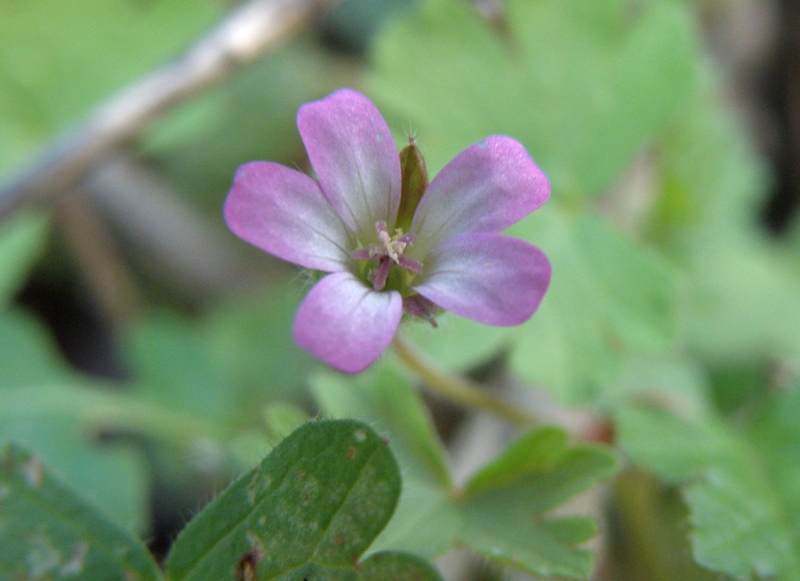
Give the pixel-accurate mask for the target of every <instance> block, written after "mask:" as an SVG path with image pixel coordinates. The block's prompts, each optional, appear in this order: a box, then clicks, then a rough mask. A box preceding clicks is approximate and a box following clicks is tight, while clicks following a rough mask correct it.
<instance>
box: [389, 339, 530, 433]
mask: <svg viewBox="0 0 800 581" xmlns="http://www.w3.org/2000/svg"><path fill="white" fill-rule="evenodd" d="M392 346H393V347H394V352H395V353H396V354H397V356H398V357H399V358H400V359H401V360H402V361H403V363H405V364H406V365H407V366H408V367H409V368H410V369H411V370H412V371H413V372H414V373H416V374H417V375H418V376H419V378H420V379H422V380H423V381H424V382H425V384H426V385H427V386H428V388H430V389H431V390H433V391H434V392H436V393H437V394H439V395H441V396H442V397H444V398H446V399H448V400H450V401H452V402H455V403H457V404H460V405H463V406H465V407H468V408H473V409H479V410H484V411H487V412H489V413H492V414H494V415H496V416H499V417H501V418H503V419H505V420H508V421H509V422H511V423H512V424H515V425H517V426H520V427H530V426H532V425H534V424H536V423H538V422H537V420H536V418H534V417H533V416H531V415H529V414H527V413H525V412H524V411H522V410H520V409H519V408H517V407H515V406H513V405H511V404H509V403H507V402H505V401H503V400H502V399H499V398H497V397H495V396H493V395H492V394H490V393H488V392H486V391H484V390H483V389H481V388H480V386H478V385H477V384H475V383H473V382H471V381H469V380H467V379H465V378H463V377H460V376H457V375H453V374H450V373H447V372H446V371H444V370H442V369H440V368H438V367H437V366H436V365H435V364H434V363H433V362H431V361H430V360H428V359H427V358H425V357H424V356H423V355H422V354H420V353H419V352H417V350H416V349H414V347H412V346H411V344H410V343H409V342H408V341H406V340H405V339H403V338H402V337H401V336H400V335H399V334H398V335H396V336H395V338H394V342H393V343H392Z"/></svg>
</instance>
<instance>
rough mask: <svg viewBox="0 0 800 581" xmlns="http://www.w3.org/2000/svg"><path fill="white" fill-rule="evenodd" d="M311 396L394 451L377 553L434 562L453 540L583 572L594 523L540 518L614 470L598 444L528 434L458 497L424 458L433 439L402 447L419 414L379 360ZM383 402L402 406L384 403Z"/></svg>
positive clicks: (321, 380) (533, 567)
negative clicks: (395, 497)
mask: <svg viewBox="0 0 800 581" xmlns="http://www.w3.org/2000/svg"><path fill="white" fill-rule="evenodd" d="M314 391H315V394H317V396H318V397H319V398H320V400H321V404H322V407H323V409H325V410H326V411H327V412H328V413H334V414H336V415H340V416H355V417H359V418H361V419H364V420H366V421H368V422H370V423H371V424H373V425H375V426H376V427H377V428H378V429H379V430H380V431H381V432H383V433H386V434H388V435H389V441H390V443H391V445H392V447H393V448H394V449H396V450H397V451H398V454H397V456H398V459H399V462H400V466H401V469H402V471H403V475H404V479H403V492H402V495H401V498H400V502H399V504H398V508H397V512H396V514H395V516H394V518H393V519H392V521H391V523H390V524H389V525H388V526H387V528H386V529H385V530H384V531H383V532H382V533H381V535H380V536H379V537H378V539H377V540H376V543H375V544H376V546H377V547H379V548H391V549H402V550H406V551H410V552H414V553H416V554H419V555H422V556H425V557H427V558H432V557H435V556H438V555H440V554H442V553H444V552H445V551H446V550H447V549H449V548H450V547H451V546H452V545H453V544H454V543H463V544H465V545H466V546H468V547H469V548H472V549H473V550H475V551H477V552H479V553H480V554H481V555H483V556H486V557H487V558H490V559H493V560H495V561H497V562H499V563H502V564H505V565H511V566H514V567H516V568H520V569H523V570H525V571H527V572H529V573H532V574H535V575H558V576H565V577H571V578H585V577H587V576H588V575H589V573H590V571H591V567H592V557H591V555H590V554H589V553H588V552H587V551H586V550H583V549H580V548H578V547H579V545H580V544H582V543H584V542H585V541H586V540H587V539H588V538H590V537H591V536H592V535H593V534H594V530H595V528H594V524H593V522H592V521H591V519H588V518H582V517H553V516H549V514H548V513H549V512H550V511H551V510H553V509H554V508H556V507H557V506H559V505H560V504H562V503H563V502H564V501H565V500H567V499H568V498H570V497H572V496H574V495H575V494H577V493H578V492H581V491H583V490H585V489H587V488H589V487H590V486H591V485H593V484H594V483H596V482H597V481H598V480H600V479H603V478H606V477H607V476H609V475H610V474H611V473H612V472H613V471H614V469H615V466H616V461H615V458H614V456H613V455H612V454H611V453H609V452H608V451H606V450H604V449H601V448H599V447H582V446H569V445H568V444H567V438H566V434H565V433H564V432H563V431H562V430H559V429H557V428H543V429H540V430H534V431H532V432H530V433H527V434H525V435H523V436H522V437H521V438H520V439H519V440H518V441H517V442H515V443H514V444H512V445H511V447H510V448H508V450H506V452H505V453H503V454H501V455H500V456H499V457H498V458H496V459H494V460H493V461H492V462H490V463H489V464H488V465H486V466H485V467H484V468H482V469H481V470H479V471H478V472H477V473H476V474H475V475H474V476H473V478H472V479H471V480H470V481H469V482H468V483H467V484H466V486H465V488H464V490H463V491H459V490H456V489H454V488H453V486H452V484H449V481H450V480H449V475H448V477H447V479H446V480H442V479H438V478H436V477H434V473H432V472H431V471H430V468H429V466H430V464H429V461H428V460H427V453H425V452H422V450H425V449H428V447H429V446H435V448H437V449H438V448H439V447H440V446H441V444H439V443H438V440H435V442H436V443H435V444H434V443H429V444H427V445H426V446H425V447H416V449H411V448H409V447H408V445H407V444H406V443H404V439H405V437H406V436H404V430H406V429H409V427H411V426H414V425H419V424H418V422H417V421H416V420H414V418H415V417H418V416H417V413H418V411H412V410H421V409H423V404H422V402H421V401H420V399H419V396H418V394H416V393H415V392H414V390H413V388H412V386H411V385H410V384H409V382H408V380H407V379H406V378H404V377H403V376H402V375H400V374H399V373H397V372H393V371H391V370H390V368H389V366H388V365H387V364H386V363H378V364H377V365H376V367H374V368H373V369H371V370H370V371H368V372H366V373H364V374H362V375H361V376H359V377H357V378H345V377H343V376H341V375H333V374H322V375H320V376H318V377H317V378H316V380H315V382H314ZM390 401H393V402H405V403H403V404H399V403H398V404H396V405H387V403H388V402H390ZM425 425H426V427H425V428H424V429H423V430H422V431H423V433H424V434H425V435H424V436H423V437H424V439H425V440H430V439H431V438H436V436H435V433H434V432H433V431H432V428H431V427H429V426H430V424H429V420H426V424H425ZM417 430H418V428H413V429H412V431H413V432H416V431H417ZM410 437H412V441H413V438H414V436H410ZM416 438H417V439H419V438H420V436H416ZM437 465H438V463H437ZM373 548H375V547H373Z"/></svg>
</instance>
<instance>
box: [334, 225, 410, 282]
mask: <svg viewBox="0 0 800 581" xmlns="http://www.w3.org/2000/svg"><path fill="white" fill-rule="evenodd" d="M375 234H376V235H377V236H378V241H379V244H370V245H369V246H367V247H365V248H358V249H356V250H353V251H352V252H351V253H350V258H351V259H352V260H354V261H358V260H374V261H375V268H372V269H370V271H369V273H368V274H367V279H368V280H369V281H370V282H372V286H373V287H374V288H375V290H378V291H379V290H382V289H383V288H384V287H385V286H386V281H387V280H388V278H389V269H390V268H391V266H392V264H397V265H398V266H400V267H402V268H404V269H406V270H408V271H409V272H411V273H413V274H421V273H422V263H421V262H419V261H418V260H414V259H413V258H408V257H406V256H403V252H405V250H406V248H408V247H409V246H411V245H412V244H414V242H415V241H416V239H417V235H416V234H414V233H413V232H406V233H403V230H402V229H401V228H396V229H395V231H394V235H390V234H389V229H388V228H387V226H386V222H384V221H379V222H375Z"/></svg>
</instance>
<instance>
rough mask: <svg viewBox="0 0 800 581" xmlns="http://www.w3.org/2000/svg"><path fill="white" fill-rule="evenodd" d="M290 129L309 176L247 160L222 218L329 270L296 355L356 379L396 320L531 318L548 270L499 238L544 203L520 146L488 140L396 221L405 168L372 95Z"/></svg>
mask: <svg viewBox="0 0 800 581" xmlns="http://www.w3.org/2000/svg"><path fill="white" fill-rule="evenodd" d="M297 127H298V129H299V130H300V135H301V137H302V139H303V143H304V144H305V146H306V150H307V151H308V157H309V159H310V160H311V165H312V167H313V168H314V172H315V173H316V177H317V179H316V180H314V179H312V178H310V177H308V176H307V175H305V174H303V173H300V172H298V171H295V170H293V169H290V168H287V167H284V166H282V165H278V164H275V163H271V162H264V161H256V162H252V163H248V164H245V165H243V166H241V167H240V168H239V170H238V171H237V172H236V176H235V178H234V183H233V187H232V188H231V191H230V194H229V195H228V198H227V200H226V202H225V219H226V221H227V222H228V225H229V226H230V228H231V230H233V232H234V233H236V234H237V235H238V236H239V237H241V238H242V239H244V240H246V241H247V242H250V243H251V244H254V245H255V246H258V247H259V248H261V249H263V250H265V251H266V252H269V253H270V254H274V255H275V256H277V257H279V258H282V259H283V260H286V261H289V262H293V263H294V264H298V265H300V266H303V267H305V268H309V269H313V270H319V271H324V272H327V273H329V274H327V275H325V276H324V278H322V279H321V280H320V281H319V282H318V283H317V284H316V285H315V286H314V287H313V288H312V289H311V291H310V292H309V294H308V296H307V297H306V298H305V300H304V301H303V302H302V304H301V305H300V308H299V310H298V312H297V315H296V318H295V324H294V337H295V340H296V341H297V343H298V345H300V347H302V348H303V349H306V350H307V351H310V352H311V353H312V354H314V355H315V356H317V357H318V358H320V359H322V360H323V361H325V362H327V363H329V364H330V365H332V366H333V367H336V368H337V369H339V370H341V371H345V372H348V373H355V372H358V371H361V370H362V369H364V368H366V367H367V366H369V365H370V364H371V363H373V362H374V361H375V360H376V359H377V358H378V356H379V355H380V354H381V353H382V352H383V350H384V349H386V347H388V345H389V343H391V341H392V338H393V337H394V334H395V332H396V331H397V327H398V325H399V324H400V319H401V317H402V315H403V312H404V311H405V312H406V313H410V314H411V315H417V316H423V317H425V318H428V319H429V320H433V314H434V312H435V310H436V307H440V308H443V309H446V310H448V311H452V312H454V313H456V314H458V315H461V316H463V317H467V318H469V319H474V320H475V321H479V322H481V323H486V324H490V325H501V326H508V325H518V324H520V323H523V322H525V321H526V320H527V319H528V318H529V317H530V316H531V315H532V314H533V313H534V311H536V309H537V308H538V306H539V303H540V302H541V300H542V297H543V296H544V293H545V291H546V290H547V286H548V284H549V282H550V263H549V261H548V260H547V257H546V256H545V255H544V253H543V252H542V251H541V250H539V249H538V248H536V247H535V246H531V245H530V244H528V243H527V242H523V241H522V240H517V239H515V238H511V237H508V236H505V235H502V234H499V232H500V231H501V230H503V229H504V228H506V227H508V226H510V225H511V224H514V223H515V222H517V221H519V220H520V219H522V218H524V217H525V216H527V215H528V214H529V213H531V212H533V211H534V210H536V209H537V208H538V207H539V206H541V205H542V204H543V203H544V202H545V201H546V200H547V198H548V197H549V195H550V186H549V183H548V181H547V178H546V177H545V175H544V174H543V173H542V171H541V170H540V169H539V168H538V167H537V166H536V164H535V163H534V161H533V160H532V159H531V157H530V156H529V155H528V153H527V152H526V151H525V148H524V147H523V146H522V145H520V144H519V143H518V142H517V141H515V140H513V139H511V138H509V137H504V136H492V137H488V138H486V139H485V140H483V141H481V142H480V143H476V144H475V145H472V146H470V147H468V148H467V149H465V150H464V151H462V152H461V153H460V154H458V155H457V156H456V157H455V159H453V160H452V161H451V162H450V163H448V164H447V165H446V166H445V167H444V169H442V170H441V171H440V172H439V174H438V175H437V176H436V177H435V178H434V179H433V180H432V181H431V182H430V184H429V185H428V186H427V189H425V190H424V195H423V196H422V198H421V200H419V204H418V206H417V207H416V211H414V209H413V203H411V204H409V203H406V204H405V206H409V205H411V206H412V208H411V210H410V213H409V211H408V210H407V211H406V214H407V215H406V216H405V218H404V219H401V220H399V219H398V209H399V208H400V206H401V187H402V184H401V164H400V158H399V155H398V151H397V148H396V146H395V143H394V140H393V138H392V134H391V133H390V131H389V128H388V126H387V125H386V122H385V121H384V120H383V118H382V117H381V115H380V113H379V112H378V109H377V108H376V107H375V105H374V104H373V103H372V102H371V101H370V100H369V99H367V98H366V97H365V96H364V95H362V94H360V93H357V92H355V91H352V90H349V89H342V90H340V91H337V92H335V93H333V94H332V95H329V96H328V97H326V98H324V99H322V100H320V101H315V102H312V103H307V104H305V105H303V106H302V107H301V108H300V111H299V112H298V114H297ZM412 216H413V218H412ZM401 218H402V217H401ZM401 222H402V224H401ZM403 226H405V228H404V227H403Z"/></svg>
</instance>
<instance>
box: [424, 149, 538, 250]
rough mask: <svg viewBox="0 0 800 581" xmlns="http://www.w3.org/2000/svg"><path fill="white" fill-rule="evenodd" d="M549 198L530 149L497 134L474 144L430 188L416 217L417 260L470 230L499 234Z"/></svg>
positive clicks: (446, 167)
mask: <svg viewBox="0 0 800 581" xmlns="http://www.w3.org/2000/svg"><path fill="white" fill-rule="evenodd" d="M549 197H550V183H549V182H548V180H547V177H546V176H545V175H544V173H542V170H540V169H539V168H538V167H537V166H536V164H535V163H534V161H533V159H531V157H530V155H528V152H527V151H525V148H524V147H523V146H522V145H521V144H520V143H519V142H517V141H515V140H513V139H511V138H510V137H504V136H501V135H494V136H491V137H487V138H486V139H485V140H483V141H481V142H479V143H476V144H474V145H471V146H470V147H468V148H467V149H465V150H464V151H462V152H461V153H459V154H458V155H457V156H456V157H455V158H453V160H452V161H450V163H448V164H447V165H446V166H445V167H444V168H443V169H442V171H440V172H439V173H438V174H437V175H436V177H435V178H434V179H433V181H432V182H431V183H430V185H429V186H428V189H427V191H426V192H425V195H423V196H422V200H421V201H420V203H419V206H418V207H417V211H416V213H415V214H414V221H413V222H412V224H411V231H412V232H416V234H417V243H416V246H415V247H414V250H413V256H414V257H424V256H425V254H426V253H427V252H428V251H430V250H431V249H433V248H435V247H436V246H438V245H439V244H440V243H441V242H443V241H444V240H447V239H448V238H452V237H453V236H457V235H459V234H466V233H468V232H499V231H500V230H503V229H504V228H507V227H509V226H511V224H514V223H515V222H518V221H519V220H521V219H522V218H524V217H525V216H527V215H528V214H530V213H531V212H533V211H534V210H536V209H537V208H538V207H539V206H541V205H542V204H544V203H545V202H546V201H547V198H549Z"/></svg>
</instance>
